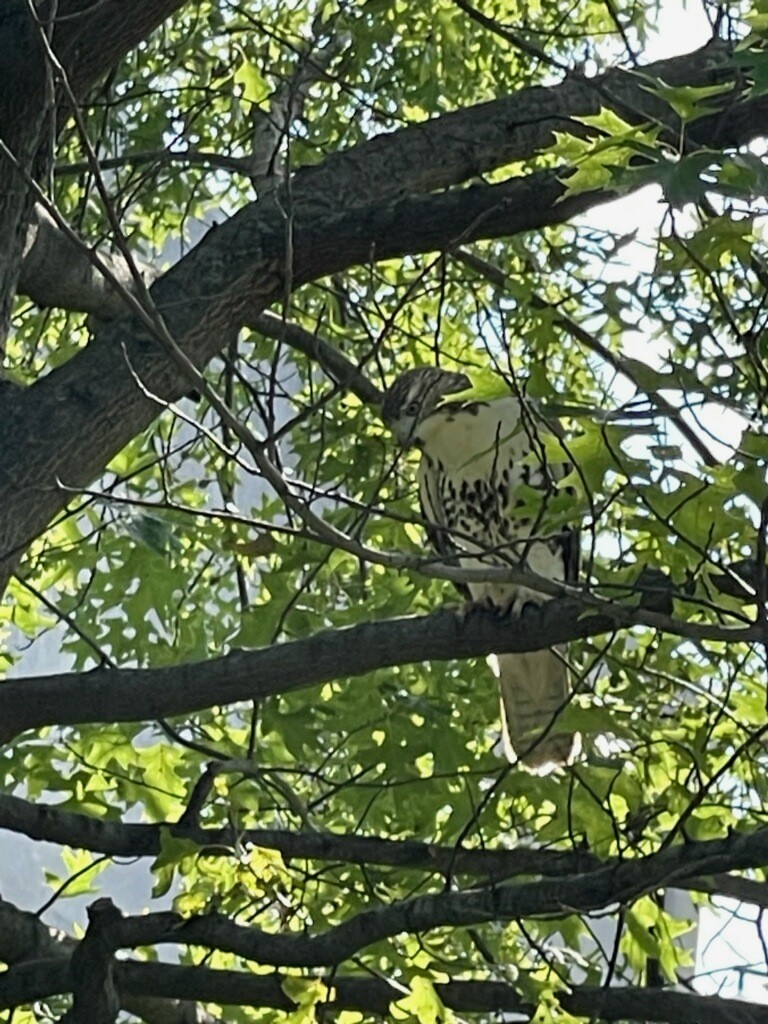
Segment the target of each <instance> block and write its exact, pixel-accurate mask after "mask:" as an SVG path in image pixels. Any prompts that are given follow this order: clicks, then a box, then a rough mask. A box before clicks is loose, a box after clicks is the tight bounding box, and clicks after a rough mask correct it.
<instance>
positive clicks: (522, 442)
mask: <svg viewBox="0 0 768 1024" xmlns="http://www.w3.org/2000/svg"><path fill="white" fill-rule="evenodd" d="M527 417H528V418H530V413H527V412H526V409H525V408H524V407H521V405H520V403H519V402H518V401H517V400H516V399H515V398H513V397H511V396H510V397H509V398H504V399H498V400H495V401H491V402H485V403H482V402H479V403H471V404H459V403H450V404H447V405H443V406H441V407H440V408H438V409H437V410H436V411H435V412H434V413H432V414H431V415H430V416H429V417H428V418H427V419H426V420H425V421H424V422H423V423H422V424H421V425H420V427H419V443H420V445H421V448H422V459H421V463H420V466H419V494H420V498H421V505H422V509H423V512H424V516H425V518H426V519H427V521H428V522H429V523H430V524H431V525H430V527H429V529H428V536H429V539H430V542H431V543H432V545H433V547H434V549H435V550H436V551H437V552H438V554H440V555H441V556H442V557H443V558H445V559H446V560H447V561H452V560H453V561H455V560H456V556H457V554H461V555H462V556H463V557H462V558H461V564H462V565H463V566H467V567H469V566H477V567H482V566H488V565H506V566H509V565H520V564H521V563H523V564H525V565H526V566H527V567H528V568H530V569H532V570H533V571H534V572H537V573H538V574H539V575H541V576H543V577H545V578H547V579H551V580H560V581H564V582H565V581H568V582H572V581H574V580H575V578H576V574H577V572H578V543H579V542H578V531H575V530H564V531H563V532H562V533H561V534H558V535H557V536H555V537H544V536H542V535H541V529H540V524H541V519H542V515H543V512H544V509H545V507H546V501H547V497H548V496H551V495H552V494H553V493H555V491H556V480H557V479H558V478H560V477H562V476H563V475H565V472H566V471H567V470H566V467H565V465H564V464H563V465H557V466H551V465H548V464H547V462H546V459H545V456H544V449H543V446H542V444H541V429H542V428H541V424H540V423H538V422H537V421H531V420H530V419H529V420H528V422H527V421H526V419H527ZM530 489H536V490H539V491H541V494H542V502H541V506H540V511H539V512H538V514H536V515H535V516H534V517H533V518H521V517H520V516H519V515H515V514H514V512H515V508H516V507H517V506H518V505H521V504H522V505H526V506H527V505H529V504H530ZM464 590H465V592H466V593H467V594H468V595H469V596H471V597H472V598H473V599H474V600H476V601H483V602H485V603H488V604H491V605H493V606H495V607H497V608H499V609H500V610H501V611H502V612H507V611H510V610H511V611H512V612H513V613H519V612H520V611H521V610H522V609H523V607H524V606H525V605H526V604H529V603H532V604H541V603H542V602H543V601H544V600H546V597H545V596H544V595H542V594H541V593H539V592H537V591H534V590H530V589H529V588H525V587H518V586H515V585H510V584H502V585H499V584H493V583H478V584H470V585H469V587H467V588H464ZM564 655H565V652H564V649H562V648H556V649H552V650H544V651H535V652H531V653H526V654H503V655H498V656H496V655H492V656H491V657H490V658H489V662H490V663H491V667H492V668H493V670H494V672H495V674H496V675H497V677H498V679H499V688H500V694H501V707H502V723H503V740H504V747H505V751H506V753H507V755H508V756H509V757H510V759H511V760H516V759H517V758H518V757H519V758H521V759H522V760H524V761H525V762H526V763H527V764H528V765H529V766H532V767H536V766H539V765H543V764H546V763H550V762H555V763H562V762H564V761H567V760H568V758H569V756H570V754H571V751H572V747H573V740H574V737H573V736H572V735H571V734H570V733H563V732H562V731H561V730H558V728H557V716H558V714H559V713H560V712H561V711H562V709H563V708H564V706H565V705H566V704H567V703H568V701H569V699H570V694H571V681H570V673H569V671H568V667H567V664H566V662H565V657H564Z"/></svg>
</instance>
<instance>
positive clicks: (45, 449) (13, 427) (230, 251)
mask: <svg viewBox="0 0 768 1024" xmlns="http://www.w3.org/2000/svg"><path fill="white" fill-rule="evenodd" d="M649 73H650V72H649ZM653 73H658V74H662V73H663V75H664V77H665V80H666V81H668V82H673V81H676V80H677V79H678V78H680V77H682V78H683V79H686V76H687V78H693V79H694V80H695V81H696V82H701V81H703V80H706V81H709V80H710V78H714V79H716V80H718V81H719V80H721V79H722V78H723V77H724V76H725V77H726V78H727V77H728V76H729V75H732V76H734V75H735V72H733V71H730V70H728V48H727V47H725V48H723V47H722V46H716V47H712V48H710V49H707V50H706V51H705V52H703V53H699V54H697V55H689V56H688V57H687V58H680V59H678V61H676V62H672V63H671V65H670V66H669V67H668V66H667V63H665V64H664V68H661V66H659V67H655V68H654V71H653ZM611 74H613V73H611ZM708 76H709V77H708ZM686 80H687V79H686ZM603 84H604V85H605V83H603ZM566 86H567V88H566ZM610 86H611V90H612V91H613V92H612V95H613V93H614V92H615V94H616V96H618V97H619V99H621V102H622V103H625V102H629V101H630V100H631V102H632V103H634V102H635V101H636V102H637V103H638V104H640V108H641V109H642V110H643V111H644V113H643V116H647V115H648V114H651V113H653V111H649V110H647V109H646V108H645V107H644V106H643V104H644V102H645V101H644V99H643V97H649V96H651V94H650V93H649V92H648V90H647V89H646V88H645V81H643V82H642V84H638V82H637V81H636V80H635V78H634V77H633V76H632V75H627V74H625V73H621V74H620V75H619V78H618V79H617V81H616V82H614V81H613V79H610ZM625 87H626V88H628V89H629V90H630V92H631V96H630V95H629V94H626V95H625V92H624V91H622V90H625ZM606 88H607V86H606ZM594 93H595V86H594V83H592V84H591V85H588V84H585V83H584V81H583V80H581V79H578V80H576V81H575V82H571V81H569V82H567V83H563V86H562V87H560V86H558V87H556V88H555V90H554V91H550V90H548V89H539V90H531V91H525V94H524V95H523V96H520V95H518V96H516V97H513V98H510V102H508V103H506V105H505V103H504V101H498V102H499V104H500V106H494V105H493V104H487V105H485V107H483V108H478V109H475V110H472V111H464V112H462V113H461V114H456V115H450V117H448V118H446V119H442V118H440V119H435V121H433V122H428V123H427V124H426V125H419V126H414V127H413V128H412V129H408V130H405V131H403V132H401V133H395V134H394V135H392V136H383V137H381V138H379V139H376V140H373V141H372V142H371V143H368V144H366V145H364V146H362V147H358V148H356V149H355V150H353V151H351V152H350V153H348V154H341V155H339V156H338V158H331V159H329V160H328V161H326V163H324V164H322V165H321V166H320V167H318V168H313V169H311V170H307V171H306V172H304V173H300V174H298V175H297V176H296V179H295V181H294V182H293V184H292V187H291V196H290V202H289V203H288V208H289V209H290V212H291V218H292V219H291V220H290V221H287V220H286V217H285V202H286V199H285V197H283V199H282V202H281V203H277V202H275V201H274V200H273V199H272V200H266V201H264V202H263V203H257V204H253V205H252V206H249V207H247V208H245V209H244V210H242V211H241V212H240V213H239V214H238V215H236V216H235V217H233V218H232V219H231V220H230V221H229V222H228V223H226V224H225V225H223V226H222V227H220V228H217V229H215V230H213V231H211V232H209V234H208V235H207V236H206V238H205V239H204V240H203V241H202V243H201V244H200V245H198V246H197V247H196V249H195V250H193V252H192V253H190V255H189V256H188V257H187V258H185V259H184V260H182V261H181V263H179V264H178V265H177V266H176V267H174V268H173V269H172V270H171V271H170V272H169V273H168V274H166V275H164V276H163V277H162V278H161V279H160V280H158V281H157V282H156V283H155V285H154V286H153V288H152V298H153V300H154V302H155V303H156V305H157V307H158V310H159V312H160V313H161V314H162V316H163V318H164V321H165V323H166V324H167V326H168V328H169V330H170V332H171V333H172V334H173V336H174V337H175V338H176V339H177V341H178V342H179V343H180V344H181V345H182V346H183V348H184V350H185V352H186V354H187V355H188V357H189V359H191V360H192V362H194V363H195V364H196V365H198V366H203V365H205V364H206V363H207V362H208V361H209V360H210V359H211V358H212V357H213V356H214V355H215V354H216V353H217V352H218V351H219V350H220V348H221V346H222V339H223V338H224V337H225V336H228V333H227V332H228V331H229V329H230V328H231V327H232V326H237V325H239V324H242V322H243V321H244V320H245V319H246V318H247V317H252V316H255V315H258V314H259V313H260V312H262V311H263V310H264V308H265V307H266V306H267V305H269V303H270V302H272V301H274V300H275V299H276V298H277V297H279V296H281V295H283V294H284V291H285V287H286V282H285V275H286V270H285V268H284V266H283V260H284V254H285V246H286V239H287V235H286V231H287V230H288V225H289V224H290V230H291V246H290V247H291V251H292V253H293V255H294V262H293V265H292V267H291V268H290V272H289V276H290V282H291V285H292V286H296V285H299V284H301V283H302V282H306V281H310V280H314V279H316V278H318V277H320V276H323V275H325V274H328V273H332V272H334V271H337V270H341V269H344V268H346V267H349V266H351V265H354V264H359V263H365V262H366V261H369V260H371V259H379V258H384V257H388V256H398V255H403V254H405V253H412V252H425V251H431V250H435V249H444V248H452V247H454V246H456V245H457V244H461V243H462V242H465V241H471V240H473V239H478V238H493V237H501V236H503V235H508V234H513V233H516V232H518V231H522V230H527V229H531V228H534V227H541V226H542V225H544V224H549V223H554V222H560V221H563V220H565V219H567V218H568V217H570V216H572V215H573V214H574V213H576V212H580V211H583V210H585V209H587V208H588V207H589V206H591V205H594V203H596V202H598V201H600V200H602V199H605V198H609V196H608V195H607V194H605V193H599V194H584V195H579V196H570V197H567V198H564V197H563V186H562V184H561V183H560V181H559V180H558V177H557V175H556V174H555V173H554V172H541V173H539V174H534V175H532V176H530V177H529V178H526V179H522V180H518V181H514V182H508V183H506V184H503V185H498V186H493V187H487V186H481V187H475V188H471V189H467V190H465V191H461V192H455V193H449V194H446V195H441V196H430V197H426V198H422V199H401V200H397V201H392V200H390V201H388V202H381V201H379V202H377V203H375V204H373V205H371V206H368V207H365V208H364V207H362V206H361V203H362V201H363V200H364V199H365V200H369V198H370V197H371V196H372V195H373V196H375V197H377V198H378V199H379V200H380V199H381V197H392V196H393V195H397V194H398V193H400V194H403V193H405V194H407V193H413V192H414V191H416V192H418V191H423V190H424V189H426V188H435V187H439V186H440V185H442V184H446V183H448V182H447V180H445V175H449V176H452V177H451V180H452V181H453V182H455V181H457V180H461V178H462V177H464V178H465V177H467V175H468V174H471V173H475V172H476V171H478V170H483V169H488V168H490V167H492V166H498V164H499V163H500V162H503V161H504V160H509V159H512V158H513V157H514V155H515V154H518V155H523V153H525V152H527V153H530V152H531V147H532V146H534V147H535V145H539V144H541V142H542V139H543V138H544V137H546V134H547V132H551V130H552V128H553V127H555V126H557V124H558V123H559V121H558V119H559V118H561V117H568V116H570V115H572V114H574V113H576V112H579V113H583V112H587V109H590V110H594V109H595V104H596V101H595V99H594ZM587 95H588V96H589V101H588V103H587V100H586V97H587ZM603 101H604V97H603V96H601V99H600V102H603ZM651 102H652V105H653V104H658V103H659V102H661V101H658V100H657V99H655V98H652V100H651ZM748 102H749V104H751V105H750V110H751V112H752V114H753V115H755V116H754V118H753V119H745V118H742V117H738V116H735V115H734V113H733V111H730V112H729V117H728V118H727V119H723V118H722V117H721V118H716V117H714V116H709V117H708V118H704V119H702V120H701V123H699V122H695V127H696V131H697V133H698V134H697V140H699V137H701V140H703V141H705V142H706V140H707V139H710V140H714V139H717V140H718V142H719V143H729V144H733V143H736V142H744V141H747V140H748V139H749V138H752V137H753V136H754V135H756V134H758V133H759V132H760V131H761V127H762V124H763V120H764V115H765V110H764V109H763V107H765V106H768V100H767V99H765V98H764V97H761V98H759V99H758V100H755V101H748ZM510 103H511V106H510ZM568 103H570V104H571V107H570V109H565V110H564V109H563V105H564V104H566V105H567V104H568ZM574 104H575V105H574ZM580 104H582V105H584V104H586V106H584V109H582V106H580ZM761 104H763V106H761ZM598 105H599V103H598ZM512 107H514V108H515V110H516V113H515V114H514V116H513V115H512V113H511V110H512ZM529 108H530V109H529ZM654 109H655V108H654ZM502 111H504V113H503V115H502V113H501V112H502ZM521 111H522V113H521ZM526 111H527V113H526ZM534 111H538V113H537V114H534ZM484 114H485V115H487V117H485V118H484V116H483V115H484ZM494 117H500V118H501V121H497V122H495V123H496V129H495V130H494V131H489V132H485V131H484V129H487V128H489V123H490V122H489V120H488V118H490V119H491V120H492V119H493V118H494ZM526 118H528V120H526ZM548 119H554V120H551V121H550V122H549V123H547V124H546V125H545V128H544V134H543V135H542V132H541V128H542V123H544V122H548ZM502 122H503V130H502V126H501V125H502ZM734 126H737V127H738V128H739V130H740V134H739V131H736V130H734ZM532 127H534V128H535V129H536V131H535V132H534V135H535V142H534V141H532V139H531V136H530V134H529V132H528V129H530V128H532ZM466 133H469V134H466ZM726 135H727V138H726ZM523 137H524V138H525V141H524V142H521V139H522V138H523ZM435 147H437V148H438V149H439V158H438V157H437V155H436V150H435ZM427 156H431V158H432V159H430V160H429V166H430V168H432V169H437V170H433V171H432V172H423V164H424V160H425V159H426V158H427ZM393 159H394V160H396V161H397V172H396V173H395V169H394V166H393V163H392V161H393ZM345 161H346V163H345ZM345 169H346V170H345ZM435 174H437V178H435V177H434V175H435ZM329 175H330V178H329ZM441 176H442V177H441ZM331 183H333V184H331ZM329 211H330V212H329ZM137 381H140V382H141V385H142V386H141V387H140V386H138V385H137ZM186 387H187V382H186V381H185V380H184V378H183V374H181V373H180V372H179V370H178V368H176V367H174V366H173V365H172V364H170V363H169V362H168V360H167V358H166V356H165V355H164V354H163V352H162V351H161V349H160V347H159V346H157V345H155V343H154V342H153V341H152V340H151V339H150V338H149V337H148V335H147V330H146V328H139V327H138V326H137V325H136V324H135V323H132V322H131V321H127V320H126V321H121V322H120V323H118V324H116V325H113V326H111V327H110V328H109V329H107V330H105V331H103V332H101V334H100V336H99V338H98V339H97V340H96V341H95V342H94V343H93V344H91V345H90V346H89V347H88V349H86V350H85V351H84V352H82V353H79V354H78V355H77V356H75V357H74V358H73V359H72V360H71V361H70V362H69V363H68V364H67V365H66V366H65V367H63V368H62V369H61V370H58V371H56V372H54V373H52V374H50V375H49V376H48V377H46V378H44V379H43V380H41V381H40V382H39V383H38V384H36V385H35V386H34V387H32V388H30V389H29V393H28V394H25V395H21V396H19V397H18V398H17V399H16V400H15V401H14V402H13V403H8V406H9V407H8V409H7V410H5V411H6V415H5V416H4V417H3V421H4V422H2V424H1V425H2V426H3V427H4V428H5V430H4V433H5V436H8V437H9V438H10V443H7V444H6V445H5V446H4V449H3V452H2V454H1V455H0V493H2V495H3V500H4V507H5V508H6V509H7V515H6V516H5V520H6V522H5V523H4V524H3V530H2V534H1V535H0V552H1V553H2V556H3V557H4V558H5V574H6V575H7V573H8V572H10V571H11V570H12V568H13V565H14V560H15V559H17V558H18V557H19V555H20V553H21V552H22V551H23V550H24V549H25V548H26V546H27V545H28V544H29V542H30V541H31V539H33V538H34V537H36V536H38V535H39V534H40V532H41V531H42V530H43V529H44V528H45V525H46V523H47V522H49V521H50V519H51V518H52V516H53V515H54V514H55V513H56V511H58V510H60V509H61V508H62V507H64V505H65V504H66V501H67V495H66V494H65V493H62V492H61V490H60V488H59V486H58V481H62V482H64V483H65V484H67V485H68V486H70V487H72V486H74V487H77V486H80V485H83V484H85V483H87V482H89V481H90V480H91V479H93V478H94V477H95V476H96V475H97V474H98V473H99V472H100V471H101V470H102V469H103V467H104V465H105V464H106V462H107V461H108V460H109V458H111V457H112V456H113V455H114V454H115V453H116V452H117V451H119V450H120V449H121V448H122V447H123V446H124V445H125V444H126V443H127V441H128V440H130V438H131V437H133V436H135V435H136V434H137V433H138V432H139V431H140V430H142V429H144V428H145V427H146V426H147V425H148V424H149V423H150V422H151V421H152V419H153V418H154V417H155V416H156V415H157V413H158V411H159V410H160V409H161V408H162V403H159V404H158V402H157V401H155V400H154V398H153V396H162V397H163V398H166V399H173V398H175V397H178V396H179V395H180V394H182V393H183V391H184V389H185V388H186ZM67 439H70V441H71V443H67ZM20 467H21V469H20ZM1 583H2V580H0V584H1Z"/></svg>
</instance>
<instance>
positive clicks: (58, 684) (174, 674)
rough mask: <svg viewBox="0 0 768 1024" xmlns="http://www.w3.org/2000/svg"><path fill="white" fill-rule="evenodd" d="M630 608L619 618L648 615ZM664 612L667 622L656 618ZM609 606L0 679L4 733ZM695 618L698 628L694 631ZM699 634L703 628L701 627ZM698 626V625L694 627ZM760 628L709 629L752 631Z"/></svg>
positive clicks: (119, 715)
mask: <svg viewBox="0 0 768 1024" xmlns="http://www.w3.org/2000/svg"><path fill="white" fill-rule="evenodd" d="M654 617H655V616H654V613H651V612H648V613H643V612H642V611H638V612H633V611H631V610H628V611H627V613H626V615H623V614H622V615H621V616H620V619H621V621H622V622H623V624H631V623H632V622H633V621H634V622H643V621H644V620H646V619H647V620H649V621H650V620H651V619H653V618H654ZM661 619H662V621H667V620H666V619H664V617H663V616H662V617H661ZM616 625H617V618H616V617H615V616H612V615H607V614H604V615H597V614H595V615H593V614H590V615H588V616H585V615H584V606H583V605H582V604H581V603H580V602H578V601H573V600H569V599H566V600H562V601H550V602H549V603H547V604H546V605H544V606H542V607H541V608H530V609H529V610H527V612H526V613H525V614H524V615H523V616H522V617H521V618H518V619H515V618H510V617H508V616H499V615H497V614H494V613H493V612H492V611H487V610H484V609H481V608H474V609H472V610H471V611H470V612H469V613H457V612H453V611H450V610H447V609H443V610H441V611H438V612H434V613H433V614H431V615H424V616H408V617H405V618H399V619H391V620H389V621H384V622H364V623H361V624H359V625H356V626H348V627H346V628H344V629H335V630H327V631H322V632H320V633H316V634H315V635H314V636H310V637H305V638H302V639H299V640H291V641H287V642H285V643H278V644H274V645H272V646H271V647H266V648H262V649H259V650H253V651H247V650H238V651H233V652H231V653H230V654H227V655H224V656H223V657H221V658H212V659H210V660H209V661H205V662H198V663H189V664H182V665H174V666H169V667H162V668H154V669H95V670H93V671H90V672H75V673H63V674H59V675H50V676H38V677H35V678H30V679H23V680H19V681H12V682H7V683H5V684H4V685H3V686H2V687H0V740H2V741H3V742H7V741H8V740H10V739H11V738H13V737H14V736H16V735H18V734H19V733H20V732H23V731H24V730H25V729H30V728H33V727H34V728H37V727H41V726H44V725H56V724H58V725H74V724H82V723H86V722H139V721H146V720H153V719H157V718H168V717H172V716H174V715H184V714H190V713H192V712H194V711H199V710H202V709H203V708H209V707H212V706H213V705H224V704H231V703H234V702H236V701H241V700H258V699H262V698H264V697H267V696H272V695H274V694H277V693H288V692H290V691H293V690H297V689H303V688H304V687H307V686H314V685H317V684H319V683H324V682H328V681H330V680H333V679H346V678H349V677H352V676H360V675H364V674H365V673H367V672H371V671H373V670H374V669H379V668H385V667H392V666H395V665H404V664H408V663H417V662H422V661H446V660H449V659H452V658H469V657H477V656H481V655H486V654H490V653H491V652H492V651H493V652H494V653H497V654H499V653H501V654H505V653H519V652H526V651H535V650H542V649H544V648H547V647H554V646H557V645H558V644H562V643H566V642H568V641H570V640H575V639H581V638H584V637H588V636H597V635H600V634H602V633H607V632H611V631H612V630H614V629H615V628H616ZM700 630H701V627H699V631H700ZM704 634H705V635H709V633H707V630H706V627H704ZM697 635H698V634H697ZM761 635H762V630H761V627H759V626H755V627H745V628H744V629H738V630H735V629H734V630H730V631H728V630H726V631H725V632H724V631H723V627H719V626H713V627H712V631H711V636H712V637H713V638H718V637H719V638H725V637H729V638H731V639H733V640H736V641H749V640H757V639H759V638H760V637H761Z"/></svg>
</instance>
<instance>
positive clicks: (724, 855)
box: [102, 828, 768, 967]
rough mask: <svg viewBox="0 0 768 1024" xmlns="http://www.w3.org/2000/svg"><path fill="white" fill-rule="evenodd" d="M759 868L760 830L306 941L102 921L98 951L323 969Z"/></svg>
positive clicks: (162, 920) (398, 907)
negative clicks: (175, 952)
mask: <svg viewBox="0 0 768 1024" xmlns="http://www.w3.org/2000/svg"><path fill="white" fill-rule="evenodd" d="M765 864H768V828H765V829H761V830H758V831H757V832H754V833H751V834H734V835H731V836H728V837H727V838H726V839H718V840H710V841H705V842H691V843H684V844H680V845H678V846H674V847H670V848H668V849H666V850H662V851H660V852H658V853H655V854H651V855H649V856H647V857H638V858H634V859H632V860H623V861H619V862H617V863H614V864H611V865H609V866H607V867H603V868H599V869H597V870H595V871H591V872H587V873H586V874H580V875H572V876H567V877H565V878H559V879H545V880H540V881H534V882H527V883H526V882H523V883H518V884H507V885H494V886H491V887H489V888H487V889H479V890H468V891H461V892H454V891H449V892H446V891H442V892H439V893H434V894H429V895H423V896H416V897H412V898H409V899H403V900H399V901H397V902H395V903H392V904H390V905H389V906H380V907H374V908H372V909H369V910H364V911H361V912H359V913H358V914H356V915H354V916H353V917H351V918H349V919H348V920H347V921H344V922H343V923H341V924H338V925H334V926H332V927H331V928H328V929H326V930H325V931H324V932H322V933H321V934H316V935H312V934H309V933H302V934H285V933H273V932H265V931H263V930H262V929H260V928H256V927H248V926H243V925H238V924H235V923H234V922H233V921H231V920H230V919H229V918H228V917H226V916H225V915H223V914H220V913H218V912H210V913H206V914H204V915H202V916H197V917H191V918H187V919H185V918H183V917H182V916H181V915H179V914H176V913H173V912H165V913H156V914H146V915H142V916H139V917H123V918H120V919H114V920H112V921H111V922H110V926H109V935H108V936H107V937H105V936H102V945H104V946H111V948H112V950H113V951H116V950H117V949H132V948H136V947H139V946H154V945H156V944H158V943H165V942H170V943H175V944H184V945H193V946H204V947H206V948H208V949H218V950H222V951H224V952H227V953H232V954H234V955H235V956H241V957H244V958H245V959H247V960H252V961H254V962H256V963H260V964H265V965H271V966H275V967H286V966H294V967H332V966H335V965H339V964H342V963H344V962H345V961H347V960H348V959H350V958H351V957H353V956H355V955H356V954H357V953H359V952H360V951H361V950H363V949H366V948H367V947H369V946H371V945H373V944H374V943H377V942H381V941H384V940H386V939H390V938H393V937H394V936H395V935H398V934H400V933H401V932H407V933H409V934H418V933H421V932H425V931H430V930H432V929H434V928H440V927H461V926H469V925H475V924H481V923H486V922H490V921H510V920H514V919H516V918H535V917H553V916H554V917H558V916H562V915H570V914H574V913H591V912H594V911H597V910H603V909H605V908H607V907H610V906H612V905H614V904H629V903H631V902H633V901H634V900H635V899H637V898H638V897H639V896H641V895H644V894H647V893H651V892H654V891H656V890H657V889H659V888H662V887H669V886H673V887H674V886H679V885H680V884H681V883H683V882H685V881H689V880H690V879H692V878H696V877H698V876H699V875H709V874H715V873H718V872H720V871H724V870H741V869H746V868H751V867H755V866H764V865H765Z"/></svg>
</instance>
